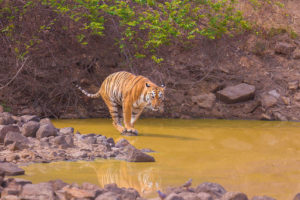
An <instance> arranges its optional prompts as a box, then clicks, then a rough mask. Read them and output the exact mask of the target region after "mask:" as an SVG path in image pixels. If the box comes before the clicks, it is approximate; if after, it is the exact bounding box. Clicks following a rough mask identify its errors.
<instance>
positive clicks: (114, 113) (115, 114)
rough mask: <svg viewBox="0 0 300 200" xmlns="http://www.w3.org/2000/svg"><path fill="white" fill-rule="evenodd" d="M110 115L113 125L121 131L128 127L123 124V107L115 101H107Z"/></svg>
mask: <svg viewBox="0 0 300 200" xmlns="http://www.w3.org/2000/svg"><path fill="white" fill-rule="evenodd" d="M105 103H106V105H107V107H108V110H109V113H110V116H111V118H112V120H113V126H114V127H115V128H116V129H117V130H118V131H119V132H120V133H123V132H124V131H125V130H126V129H125V128H124V127H123V126H122V109H121V106H119V105H118V104H116V103H114V102H105Z"/></svg>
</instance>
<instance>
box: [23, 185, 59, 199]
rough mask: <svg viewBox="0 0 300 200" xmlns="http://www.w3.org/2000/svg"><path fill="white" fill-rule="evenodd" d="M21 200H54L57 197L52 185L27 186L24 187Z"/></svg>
mask: <svg viewBox="0 0 300 200" xmlns="http://www.w3.org/2000/svg"><path fill="white" fill-rule="evenodd" d="M20 199H36V200H38V199H45V200H46V199H49V200H54V199H55V195H54V191H53V188H52V185H51V184H50V183H39V184H26V185H24V187H23V190H22V193H21V195H20Z"/></svg>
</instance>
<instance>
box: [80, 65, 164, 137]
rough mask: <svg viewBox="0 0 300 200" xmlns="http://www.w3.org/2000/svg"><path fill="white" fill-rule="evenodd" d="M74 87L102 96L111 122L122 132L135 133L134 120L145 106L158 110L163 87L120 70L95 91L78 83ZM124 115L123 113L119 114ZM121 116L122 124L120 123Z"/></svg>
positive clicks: (94, 96)
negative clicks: (86, 89) (86, 88)
mask: <svg viewBox="0 0 300 200" xmlns="http://www.w3.org/2000/svg"><path fill="white" fill-rule="evenodd" d="M77 88H78V89H79V90H80V91H81V92H82V93H83V94H85V95H86V96H88V97H90V98H98V97H100V96H101V97H102V99H103V100H104V102H105V104H106V105H107V107H108V110H109V112H110V115H111V117H112V119H113V125H114V126H115V127H116V129H117V130H118V131H119V132H121V133H126V132H130V133H133V134H135V135H137V133H138V132H137V130H136V129H134V123H135V122H136V120H137V119H138V118H139V116H140V115H141V113H142V112H143V110H144V108H146V107H148V108H150V109H152V110H155V111H157V110H159V109H160V108H161V107H162V101H163V99H164V90H165V87H164V86H162V87H159V86H157V85H156V84H154V83H153V82H151V81H150V80H149V79H148V78H146V77H144V76H135V75H134V74H131V73H129V72H125V71H121V72H116V73H113V74H111V75H109V76H108V77H107V78H106V79H105V80H104V81H103V83H102V85H101V87H100V89H99V91H98V92H96V93H95V94H90V93H88V92H86V91H85V90H83V89H82V88H81V87H80V86H77ZM122 115H123V116H122ZM122 117H124V126H125V127H123V126H122Z"/></svg>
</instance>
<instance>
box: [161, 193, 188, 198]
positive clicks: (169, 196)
mask: <svg viewBox="0 0 300 200" xmlns="http://www.w3.org/2000/svg"><path fill="white" fill-rule="evenodd" d="M165 200H184V198H183V197H181V196H179V195H178V194H176V193H171V194H169V195H168V196H167V197H166V198H165Z"/></svg>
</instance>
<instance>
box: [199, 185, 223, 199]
mask: <svg viewBox="0 0 300 200" xmlns="http://www.w3.org/2000/svg"><path fill="white" fill-rule="evenodd" d="M196 192H197V193H200V192H205V193H209V194H210V195H212V196H213V197H214V198H220V197H222V196H223V195H224V194H225V193H226V190H225V189H224V188H223V187H222V186H221V185H220V184H218V183H209V182H204V183H201V184H200V185H198V186H197V188H196Z"/></svg>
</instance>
